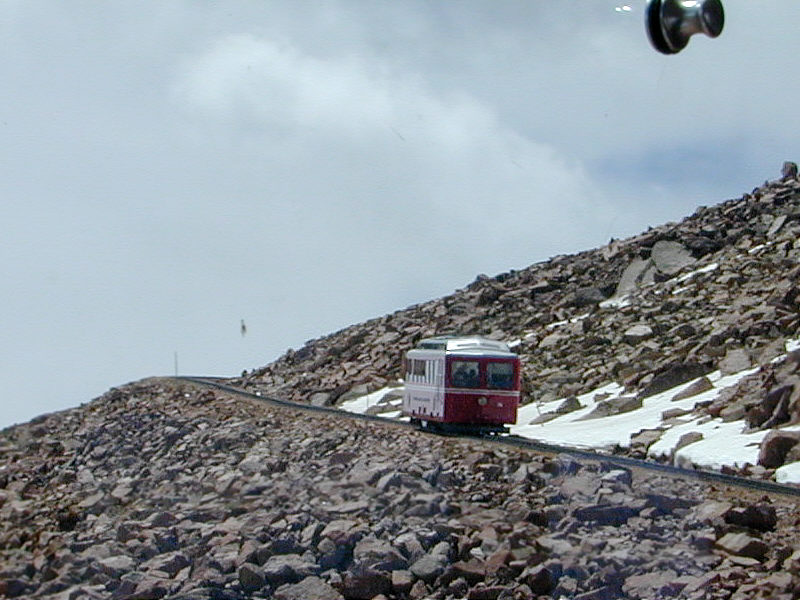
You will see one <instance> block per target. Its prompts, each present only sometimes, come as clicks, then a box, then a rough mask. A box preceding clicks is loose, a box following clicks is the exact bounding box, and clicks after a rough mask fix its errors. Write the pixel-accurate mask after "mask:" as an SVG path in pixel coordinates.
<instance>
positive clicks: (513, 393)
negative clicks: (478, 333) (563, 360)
mask: <svg viewBox="0 0 800 600" xmlns="http://www.w3.org/2000/svg"><path fill="white" fill-rule="evenodd" d="M404 362H405V365H404V366H405V368H404V371H405V390H404V392H403V413H404V414H405V415H406V416H408V417H410V419H411V422H412V423H415V424H417V425H418V426H420V427H422V428H423V429H431V430H435V431H446V432H457V433H478V434H486V433H507V432H508V428H507V427H506V425H509V424H514V423H516V422H517V408H518V406H519V401H520V379H521V375H520V371H521V367H520V359H519V356H517V355H516V354H514V353H513V352H512V351H511V350H510V349H509V347H508V344H505V343H503V342H497V341H494V340H488V339H485V338H481V337H448V336H443V337H433V338H426V339H423V340H421V341H420V342H419V343H418V344H417V346H416V347H415V348H414V349H412V350H409V351H408V352H407V353H406V356H405V361H404Z"/></svg>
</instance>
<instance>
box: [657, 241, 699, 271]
mask: <svg viewBox="0 0 800 600" xmlns="http://www.w3.org/2000/svg"><path fill="white" fill-rule="evenodd" d="M650 258H651V259H652V260H653V264H654V265H655V267H656V269H658V271H659V273H663V274H665V275H670V276H672V275H675V274H677V273H678V272H679V271H681V270H682V269H683V268H685V267H688V266H689V265H691V264H693V263H694V262H695V259H694V258H693V257H692V253H691V252H689V250H687V249H686V248H685V247H684V246H683V244H681V243H679V242H668V241H660V242H656V243H655V244H654V245H653V249H652V250H651V252H650Z"/></svg>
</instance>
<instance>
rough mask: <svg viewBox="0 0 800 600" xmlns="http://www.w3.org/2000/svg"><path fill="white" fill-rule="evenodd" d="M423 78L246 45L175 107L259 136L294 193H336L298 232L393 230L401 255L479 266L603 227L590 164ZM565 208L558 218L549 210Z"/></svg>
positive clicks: (369, 63) (214, 60)
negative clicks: (453, 251)
mask: <svg viewBox="0 0 800 600" xmlns="http://www.w3.org/2000/svg"><path fill="white" fill-rule="evenodd" d="M424 81H425V80H424V78H423V77H421V75H420V73H418V72H413V71H403V72H398V71H397V70H396V69H393V68H391V67H390V66H389V65H386V64H383V63H381V62H380V61H378V60H376V59H374V58H373V59H372V60H369V59H367V58H364V57H361V58H355V57H353V56H349V55H344V56H337V55H333V56H328V57H324V58H320V57H318V56H313V55H311V54H309V53H304V52H303V51H302V50H301V49H300V48H298V47H297V46H293V45H291V44H288V43H285V42H282V43H281V42H275V41H272V40H268V39H259V38H256V37H254V36H251V35H236V36H228V37H225V38H223V39H221V40H218V41H217V42H216V43H215V44H213V46H212V47H211V48H209V49H208V50H207V51H206V52H204V53H202V54H201V55H199V56H197V57H195V58H194V59H193V60H192V61H189V62H188V63H186V64H185V65H184V70H183V73H182V74H181V76H180V77H179V78H178V80H177V82H176V84H175V85H174V88H173V101H174V102H176V103H178V104H179V105H181V106H184V107H185V108H186V110H187V112H188V113H189V114H191V115H193V116H194V118H195V119H196V122H195V125H196V126H199V127H203V128H208V129H207V130H206V133H207V134H208V135H213V130H214V129H215V128H227V127H236V128H240V129H241V130H242V131H243V132H245V133H243V135H249V136H253V138H254V139H255V140H256V141H254V142H253V143H252V144H250V145H248V148H249V149H251V150H252V151H254V152H259V153H261V154H262V156H263V157H264V160H265V168H266V169H271V170H272V171H273V172H274V173H275V174H276V175H277V174H280V177H281V179H282V180H284V181H289V182H291V186H290V187H291V189H292V194H293V195H294V196H295V200H298V201H300V199H301V198H302V196H303V190H304V191H305V192H306V193H307V194H308V197H312V198H313V197H317V196H316V195H317V194H322V195H324V196H325V197H326V198H327V199H325V200H321V201H319V202H315V204H314V210H313V212H314V213H316V215H317V217H319V220H317V219H316V218H315V215H314V214H311V215H309V216H308V221H309V222H306V223H302V224H299V223H295V225H298V226H300V227H301V229H303V230H305V231H306V232H308V233H313V234H316V235H320V236H326V237H328V235H329V234H326V233H325V229H326V228H330V226H331V224H333V223H336V224H337V227H338V228H339V229H340V230H344V231H361V232H364V231H365V230H370V229H373V230H375V229H381V228H383V229H384V231H381V232H380V233H379V235H381V236H389V237H391V238H394V239H396V241H397V243H398V244H402V241H403V240H402V237H403V235H410V236H412V237H413V238H414V240H415V243H416V244H417V248H418V249H419V250H423V251H424V250H428V251H433V250H434V249H436V250H439V251H441V247H442V245H444V246H448V245H449V246H450V247H451V248H458V251H457V252H458V253H459V254H461V255H464V256H465V257H466V258H467V260H472V261H474V262H480V260H479V256H480V254H481V253H483V254H484V255H487V254H492V253H493V252H496V251H497V250H498V249H501V248H506V249H509V250H510V249H511V248H512V247H515V246H516V247H518V248H520V241H521V240H526V239H529V240H530V239H532V238H535V239H536V242H535V243H533V242H531V243H529V244H522V246H521V250H522V252H520V253H518V254H517V256H515V257H511V258H510V260H511V261H512V263H513V262H516V263H517V264H518V263H519V261H521V260H524V258H523V255H524V253H525V252H530V251H531V249H532V247H534V246H536V247H537V248H539V249H540V251H541V248H543V247H548V245H549V246H550V248H551V249H553V248H555V247H556V246H558V244H559V243H560V241H561V240H562V239H563V232H564V231H565V230H570V229H572V230H581V229H583V230H585V229H586V228H587V227H588V226H589V224H590V223H591V226H594V223H595V220H594V219H593V218H592V213H595V212H596V211H597V210H599V209H600V208H601V206H600V205H599V200H598V197H597V194H596V193H595V192H594V191H593V182H591V181H589V180H588V178H587V177H586V175H585V173H584V172H583V170H582V168H581V165H580V164H579V163H578V162H577V161H574V160H570V159H568V158H567V157H565V156H563V155H561V154H560V153H559V152H558V151H557V150H556V149H555V148H553V147H552V146H548V145H546V144H542V143H539V142H537V141H536V140H533V139H530V138H527V137H525V136H523V135H520V134H519V133H518V132H517V131H515V130H513V129H510V128H509V127H507V126H506V125H505V124H504V123H503V122H502V121H501V120H500V119H499V118H498V114H497V113H496V111H495V110H494V109H493V108H492V107H491V106H489V105H487V104H486V103H485V102H483V101H481V100H480V99H478V98H476V97H475V96H473V95H470V94H469V93H466V92H465V91H463V90H462V91H450V90H443V89H437V88H435V87H432V86H430V85H426V84H425V83H424ZM310 174H313V175H310ZM554 199H557V202H558V203H559V207H560V210H559V211H552V210H548V209H547V207H548V206H552V203H553V201H554ZM376 207H378V208H376ZM315 220H317V223H316V225H317V227H316V228H315V227H314V221H315ZM419 231H422V232H426V233H428V234H430V236H431V237H430V238H428V240H427V243H426V240H425V239H424V238H423V239H420V238H419V237H418V236H415V233H417V232H419ZM433 236H436V237H433ZM464 240H472V241H471V242H470V243H467V244H465V243H464ZM526 245H527V246H528V247H527V249H526V248H525V246H526ZM362 251H366V248H362ZM403 251H404V252H406V253H408V252H411V253H413V252H414V251H415V248H413V247H412V248H409V247H408V245H407V244H406V247H405V248H403ZM384 258H385V259H386V260H388V261H390V262H392V257H391V256H385V257H384ZM506 259H507V260H508V259H509V257H507V258H506ZM484 266H487V267H488V266H489V265H488V264H487V263H484ZM493 266H495V267H497V264H496V263H495V265H493Z"/></svg>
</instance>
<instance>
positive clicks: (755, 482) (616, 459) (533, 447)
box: [171, 376, 800, 498]
mask: <svg viewBox="0 0 800 600" xmlns="http://www.w3.org/2000/svg"><path fill="white" fill-rule="evenodd" d="M171 379H173V380H177V381H182V382H189V383H192V384H195V385H199V386H203V387H206V388H210V389H217V390H220V391H223V392H226V393H228V394H232V395H235V396H239V397H242V398H247V399H250V400H257V401H260V402H264V403H266V404H270V405H272V406H279V407H283V408H288V409H291V410H299V411H305V412H316V413H325V414H331V415H336V416H339V417H345V418H349V419H354V420H361V421H372V422H380V423H382V424H384V425H391V426H394V427H403V428H407V429H413V430H417V427H415V426H413V425H411V424H410V423H407V422H404V421H395V420H390V419H386V418H384V417H379V416H376V415H367V414H359V413H350V412H345V411H343V410H339V409H337V408H331V407H327V406H313V405H311V404H300V403H298V402H290V401H288V400H281V399H279V398H270V397H267V396H261V395H258V394H253V393H251V392H247V391H245V390H242V389H239V388H235V387H232V386H229V385H226V384H224V383H221V381H224V380H220V379H219V378H213V377H191V376H182V377H172V378H171ZM433 435H449V436H451V437H466V436H459V435H456V434H452V433H451V434H441V433H436V434H433ZM480 439H481V440H483V441H485V442H487V443H490V444H497V445H503V446H511V447H514V448H520V449H524V450H530V451H534V452H538V453H546V454H563V455H567V456H571V457H573V458H576V459H581V460H589V461H596V462H603V463H606V464H611V465H614V466H618V467H622V468H628V469H641V470H644V471H650V472H656V473H660V474H662V475H667V476H671V477H677V478H683V479H698V480H701V481H705V482H708V483H715V484H720V485H725V486H729V487H733V488H740V489H748V490H752V491H757V492H764V493H766V494H775V495H780V496H788V497H795V498H797V497H800V486H792V485H785V484H780V483H776V482H774V481H764V480H760V479H750V478H747V477H738V476H736V475H729V474H726V473H718V472H714V471H701V470H692V469H684V468H682V467H676V466H673V465H668V464H664V463H658V462H653V461H647V460H640V459H635V458H630V457H627V456H619V455H615V454H606V453H602V452H595V451H591V450H582V449H578V448H574V447H569V446H561V445H558V444H551V443H546V442H540V441H537V440H532V439H528V438H523V437H519V436H514V435H510V436H490V437H483V438H480Z"/></svg>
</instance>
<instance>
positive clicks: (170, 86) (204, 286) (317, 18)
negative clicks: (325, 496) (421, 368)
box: [0, 0, 800, 426]
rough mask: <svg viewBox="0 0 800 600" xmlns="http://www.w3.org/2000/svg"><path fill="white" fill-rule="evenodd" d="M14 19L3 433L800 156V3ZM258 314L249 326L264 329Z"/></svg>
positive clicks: (661, 211) (157, 12)
mask: <svg viewBox="0 0 800 600" xmlns="http://www.w3.org/2000/svg"><path fill="white" fill-rule="evenodd" d="M623 4H624V3H623V2H614V1H606V0H574V1H571V2H546V1H544V0H526V1H515V2H512V1H508V2H495V1H493V0H492V1H490V0H485V1H469V0H461V1H458V2H452V1H447V0H426V1H423V0H419V1H413V0H403V1H402V2H401V1H389V0H382V1H381V0H375V1H371V2H364V1H361V0H347V1H344V0H342V1H336V0H325V1H324V2H323V1H321V0H318V1H315V2H302V1H298V0H292V1H291V2H286V1H283V0H281V1H276V2H270V1H265V0H258V1H256V0H253V1H249V2H245V1H241V2H197V1H191V2H189V1H186V2H180V1H177V0H174V1H170V2H163V1H153V2H146V1H143V2H128V1H123V0H120V1H107V2H94V1H92V2H79V1H73V2H69V3H64V2H57V1H55V0H54V1H49V2H37V1H34V0H19V1H16V0H3V1H2V2H0V77H2V81H3V82H4V83H3V86H2V90H3V91H2V93H1V94H0V135H2V142H3V143H2V145H0V193H2V202H0V223H1V225H0V227H2V239H1V240H0V251H1V252H2V261H0V281H2V294H0V311H1V312H0V315H2V316H1V317H0V323H2V331H0V374H2V382H3V383H4V386H3V390H4V395H5V397H4V399H3V400H2V403H1V404H0V407H2V409H1V411H0V426H4V425H8V424H10V423H13V422H19V421H24V420H28V419H30V418H32V417H33V416H35V415H37V414H41V413H44V412H49V411H53V410H58V409H61V408H66V407H70V406H75V405H77V404H79V403H81V402H86V401H88V400H90V399H91V398H93V397H95V396H97V395H99V394H101V393H103V392H104V391H105V390H107V389H108V388H109V387H111V386H113V385H119V384H123V383H125V382H128V381H131V380H137V379H140V378H143V377H146V376H150V375H168V374H171V373H174V370H175V365H174V357H175V355H176V353H177V357H178V368H179V371H180V373H181V374H209V375H225V376H228V375H236V374H239V373H240V372H241V371H242V370H243V369H251V368H254V367H258V366H262V365H264V364H267V363H268V362H271V361H272V360H274V359H275V358H277V357H278V356H279V355H280V354H282V353H283V352H284V351H285V350H286V349H287V348H290V347H294V348H297V347H300V346H301V345H302V344H303V343H304V342H305V340H308V339H311V338H314V337H318V336H320V335H324V334H327V333H330V332H333V331H336V330H338V329H341V328H342V327H345V326H347V325H350V324H353V323H357V322H361V321H364V320H366V319H369V318H372V317H378V316H381V315H383V314H386V313H390V312H393V311H395V310H397V309H401V308H404V307H406V306H408V305H410V304H415V303H418V302H423V301H426V300H430V299H433V298H437V297H440V296H442V295H445V294H449V293H451V292H452V291H453V290H455V289H457V288H460V287H463V286H464V285H466V284H467V283H469V282H470V281H472V280H473V279H474V278H475V276H476V275H478V274H479V273H486V274H488V275H495V274H497V273H500V272H504V271H508V270H510V269H515V268H517V269H518V268H523V267H526V266H528V265H530V264H532V263H535V262H539V261H542V260H546V259H548V258H549V257H551V256H554V255H556V254H563V253H573V252H579V251H582V250H587V249H590V248H594V247H597V246H600V245H603V244H605V243H607V242H608V240H609V238H611V237H617V238H621V237H626V236H629V235H633V234H635V233H638V232H640V231H642V230H644V229H646V228H647V226H649V225H658V224H661V223H663V222H666V221H673V220H679V219H680V218H682V217H684V216H687V215H689V214H691V213H692V212H693V211H694V210H695V208H696V207H697V206H699V205H704V204H714V203H717V202H720V201H723V200H725V199H728V198H733V197H737V196H740V195H741V194H742V193H743V192H745V191H749V190H751V189H752V188H753V187H756V186H757V185H759V184H760V183H762V182H763V181H764V180H765V179H774V178H777V177H778V176H779V174H780V167H781V164H782V162H783V161H784V160H787V159H789V160H800V135H799V134H800V111H798V100H797V99H798V98H800V78H798V76H797V72H798V64H797V57H798V56H800V33H798V29H797V24H798V23H800V2H797V1H796V0H762V1H760V2H752V1H748V0H724V4H725V8H726V25H725V30H724V32H723V34H722V35H721V36H720V37H719V38H717V39H716V40H711V39H709V38H705V37H702V38H701V37H695V38H693V39H692V41H691V42H690V44H689V46H688V48H687V49H686V50H684V51H683V52H682V53H680V54H679V55H676V56H663V55H660V54H658V53H656V52H655V51H654V50H653V49H652V48H651V47H650V46H649V43H648V41H647V38H646V35H645V31H644V26H643V12H644V5H645V3H644V0H638V1H635V2H634V1H631V2H629V3H628V4H630V6H631V10H630V11H625V10H615V9H616V8H617V7H621V6H623ZM240 319H244V320H245V322H246V323H247V327H248V333H247V335H246V336H245V337H242V336H241V335H240V332H239V322H240Z"/></svg>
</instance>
